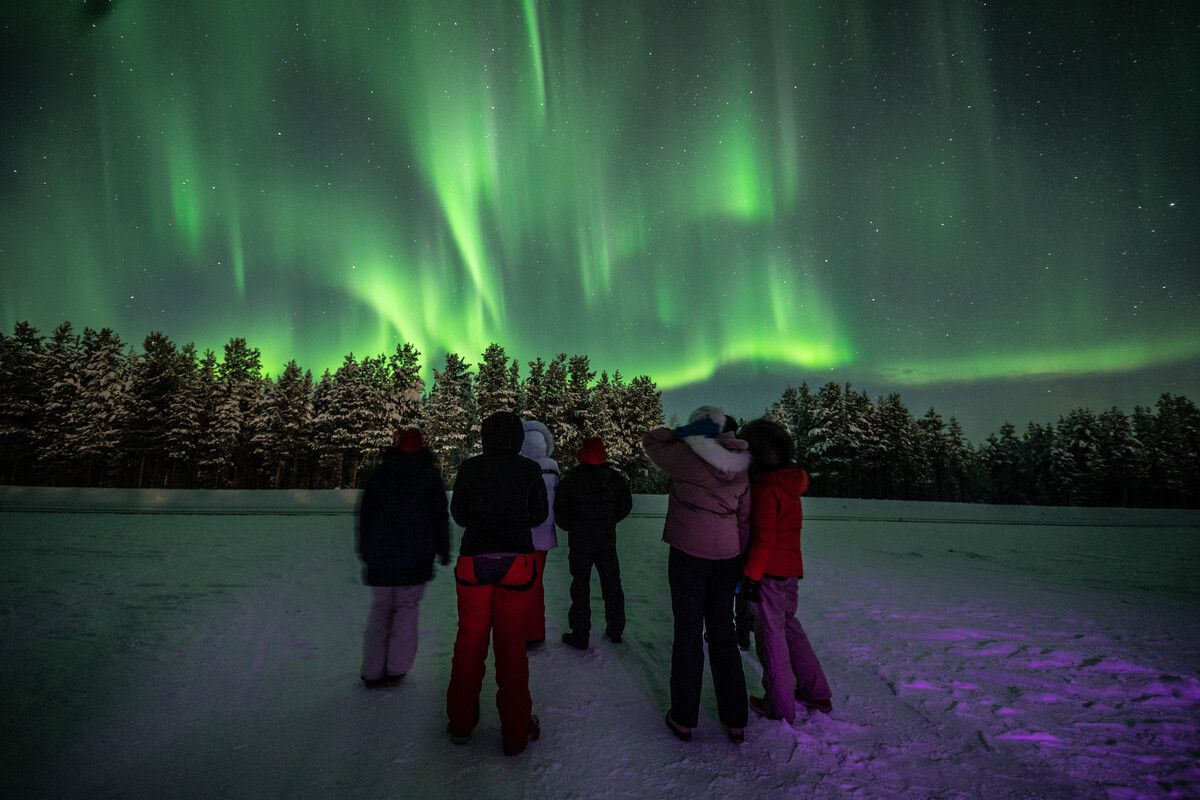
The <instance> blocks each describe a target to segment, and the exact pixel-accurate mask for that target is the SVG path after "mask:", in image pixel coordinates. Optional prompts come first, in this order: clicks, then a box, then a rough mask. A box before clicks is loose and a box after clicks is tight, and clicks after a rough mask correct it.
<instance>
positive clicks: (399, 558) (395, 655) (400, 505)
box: [355, 428, 450, 688]
mask: <svg viewBox="0 0 1200 800" xmlns="http://www.w3.org/2000/svg"><path fill="white" fill-rule="evenodd" d="M392 441H393V444H392V446H391V447H388V448H387V449H385V450H384V451H383V455H382V460H381V461H380V464H379V466H378V467H376V468H375V470H374V471H373V472H372V473H371V474H370V475H369V476H368V477H367V479H366V481H365V483H364V486H363V493H362V500H361V502H360V503H359V507H358V528H357V536H356V538H355V545H356V549H357V551H358V555H359V558H361V559H362V562H363V583H365V584H367V585H368V586H370V587H372V595H373V599H372V602H371V613H370V616H369V617H368V619H367V628H366V631H365V632H364V634H363V661H362V669H361V672H360V675H361V676H362V680H363V683H364V684H366V686H368V687H369V688H375V687H378V686H386V685H388V684H390V683H394V682H396V681H398V680H399V679H400V678H402V677H404V675H405V674H406V673H407V672H408V671H409V669H410V668H411V667H412V665H413V661H414V659H415V658H416V654H417V617H418V614H419V606H420V602H421V597H422V596H423V594H424V589H425V587H424V584H425V583H426V582H427V581H429V580H430V579H432V578H433V559H434V556H435V555H437V554H440V555H441V557H442V563H443V564H446V563H449V560H450V521H449V520H450V518H449V514H447V512H446V491H445V487H444V486H443V485H442V475H441V473H440V472H439V471H438V468H437V466H436V464H435V463H434V460H433V453H432V452H430V450H429V448H427V447H425V442H424V440H423V438H422V436H421V431H420V429H418V428H406V429H404V430H402V431H397V432H396V433H395V435H394V436H393V439H392Z"/></svg>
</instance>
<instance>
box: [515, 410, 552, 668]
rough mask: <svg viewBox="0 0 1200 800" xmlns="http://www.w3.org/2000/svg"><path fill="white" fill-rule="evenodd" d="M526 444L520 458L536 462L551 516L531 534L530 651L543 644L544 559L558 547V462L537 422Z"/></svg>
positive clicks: (530, 424)
mask: <svg viewBox="0 0 1200 800" xmlns="http://www.w3.org/2000/svg"><path fill="white" fill-rule="evenodd" d="M524 425H525V442H524V444H522V445H521V455H523V456H525V457H526V458H528V459H530V460H531V461H536V462H537V464H538V466H539V467H541V469H542V480H544V481H545V482H546V497H547V499H548V500H549V502H550V513H549V514H547V515H546V519H544V520H542V523H541V524H540V525H538V526H537V527H535V528H534V529H533V531H532V533H533V551H534V552H533V555H534V558H536V559H537V565H538V570H537V584H536V585H535V586H534V587H533V593H534V599H533V607H532V608H531V609H530V612H529V627H528V628H527V630H526V634H525V642H526V645H527V646H529V647H536V646H537V645H539V644H541V643H542V642H544V641H546V588H545V583H544V575H545V571H546V556H547V555H548V554H549V552H550V551H551V550H553V549H554V548H556V547H558V533H557V532H556V531H555V529H554V491H555V489H556V488H558V481H559V477H560V476H559V470H558V462H556V461H555V460H554V459H553V458H551V457H550V456H551V455H552V454H553V453H554V434H552V433H550V429H549V428H547V427H546V426H545V425H544V424H542V423H541V422H538V421H537V420H536V419H527V420H525V423H524Z"/></svg>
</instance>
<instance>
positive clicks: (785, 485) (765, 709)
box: [740, 419, 833, 723]
mask: <svg viewBox="0 0 1200 800" xmlns="http://www.w3.org/2000/svg"><path fill="white" fill-rule="evenodd" d="M740 436H741V437H742V439H744V440H745V441H746V442H748V443H749V445H750V455H751V457H752V458H753V462H752V464H751V467H750V550H749V552H748V553H747V556H746V566H745V567H744V572H745V579H744V583H743V591H744V592H746V593H747V598H748V599H749V600H750V601H751V605H752V607H753V609H754V643H755V649H756V650H757V651H758V660H759V661H760V662H761V663H762V667H763V679H762V680H763V696H762V697H751V698H750V700H749V704H750V708H751V710H753V711H755V712H756V713H758V714H761V715H762V716H764V717H767V718H769V719H783V720H787V721H788V722H789V723H790V722H792V721H793V720H795V718H796V701H799V702H800V703H802V704H803V705H805V706H806V707H808V708H814V709H817V710H819V711H823V712H825V713H826V714H828V713H829V712H830V711H831V710H832V709H833V706H832V703H831V702H830V698H831V696H832V693H831V692H830V690H829V681H828V680H826V678H825V671H824V670H822V669H821V662H820V661H818V660H817V656H816V653H814V652H813V649H812V644H811V643H809V641H808V636H807V634H805V632H804V628H803V627H801V625H800V621H799V620H797V619H796V602H797V600H796V589H797V582H798V580H799V579H800V578H803V577H804V558H803V556H802V555H801V553H800V527H801V521H802V511H801V507H800V495H802V494H804V493H805V492H806V491H807V490H808V473H807V472H805V471H804V470H803V469H801V468H800V467H799V466H797V465H796V464H795V463H794V462H793V461H792V437H791V436H790V435H788V432H787V431H786V430H784V429H783V427H781V426H780V425H777V424H776V423H774V422H771V421H769V420H765V419H756V420H754V421H753V422H751V423H749V424H747V425H746V426H745V427H744V428H742V430H741V433H740Z"/></svg>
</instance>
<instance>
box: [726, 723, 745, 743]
mask: <svg viewBox="0 0 1200 800" xmlns="http://www.w3.org/2000/svg"><path fill="white" fill-rule="evenodd" d="M725 735H726V736H728V737H729V741H731V742H733V743H734V744H742V743H743V742H745V741H746V729H745V728H730V727H729V726H728V725H727V726H725Z"/></svg>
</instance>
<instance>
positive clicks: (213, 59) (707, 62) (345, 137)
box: [0, 0, 1200, 388]
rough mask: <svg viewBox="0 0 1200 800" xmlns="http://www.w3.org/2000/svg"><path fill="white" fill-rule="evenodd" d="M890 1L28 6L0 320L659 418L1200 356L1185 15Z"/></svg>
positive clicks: (1192, 61) (10, 155)
mask: <svg viewBox="0 0 1200 800" xmlns="http://www.w3.org/2000/svg"><path fill="white" fill-rule="evenodd" d="M33 5H34V6H38V5H44V6H46V7H47V8H48V7H49V6H51V5H52V4H33ZM64 5H71V4H64ZM884 5H885V4H877V3H873V2H866V1H865V0H864V2H849V3H839V4H822V3H816V2H806V1H803V0H797V1H796V2H786V1H785V0H779V1H778V2H757V3H746V4H742V3H737V4H730V3H725V2H702V3H698V4H693V3H688V4H681V3H680V4H677V3H669V2H661V3H660V2H649V1H648V0H647V1H646V2H637V3H629V2H608V1H606V2H593V3H586V2H569V1H567V0H564V1H563V2H544V1H539V0H508V1H506V0H468V1H460V0H434V1H432V2H423V1H422V2H415V1H414V2H402V3H392V4H387V3H333V2H309V3H303V2H299V1H298V0H294V1H292V2H253V3H250V2H244V1H242V0H236V1H235V0H210V2H206V3H203V4H190V3H162V2H158V3H155V2H149V0H123V1H120V2H116V3H114V4H113V5H112V8H111V10H110V11H108V13H104V14H96V15H94V16H92V17H81V16H79V15H78V12H77V10H76V7H75V6H74V5H71V9H70V11H54V10H46V9H43V10H34V11H24V12H19V13H18V14H17V17H18V18H16V19H10V20H9V21H8V22H7V23H6V24H5V28H4V40H3V43H4V47H5V49H6V50H7V51H8V53H9V55H8V56H6V57H5V58H6V62H5V63H6V64H7V65H8V66H10V67H13V68H14V69H16V72H17V73H18V74H20V75H21V76H22V77H23V79H24V80H23V82H22V83H21V84H20V87H19V88H16V89H14V88H12V87H10V88H9V89H7V90H6V92H8V93H9V96H8V102H7V103H6V108H8V109H10V112H6V115H5V121H4V122H3V123H2V128H0V130H2V131H3V134H4V139H3V163H2V165H0V166H2V167H3V173H4V174H3V176H2V177H0V200H2V201H3V214H2V215H0V236H2V241H0V259H2V264H3V272H2V275H0V308H2V310H3V314H4V320H5V323H6V324H7V325H8V326H11V324H12V322H13V321H15V320H17V319H30V320H31V321H33V322H35V324H39V325H40V326H43V327H48V326H51V325H53V324H54V323H55V322H57V321H59V320H61V319H70V320H72V321H73V322H75V323H76V324H79V325H84V324H87V325H92V326H95V327H98V326H100V325H108V326H111V327H114V328H116V329H117V330H118V331H119V332H121V333H122V334H124V335H126V336H141V335H142V334H144V333H146V332H148V331H150V330H155V329H159V330H163V331H165V332H166V333H168V334H169V335H171V336H172V337H173V338H175V339H176V340H178V341H193V340H194V341H196V342H197V344H199V345H201V346H210V347H217V346H219V345H220V344H221V343H222V342H223V341H224V340H225V339H227V338H228V337H230V336H245V337H246V338H247V339H249V340H250V342H251V343H252V344H254V345H256V346H258V347H260V348H261V349H262V350H263V353H264V364H265V366H266V367H267V369H268V370H269V371H271V372H277V371H278V370H279V368H280V367H281V365H282V364H283V362H284V361H286V360H287V359H289V358H293V357H295V358H297V359H298V360H299V361H300V362H301V363H302V364H303V365H305V366H310V367H313V368H315V369H317V370H320V369H322V368H325V367H333V366H336V364H337V363H339V362H340V360H341V357H342V356H343V355H344V354H345V353H346V352H348V351H354V352H355V353H359V354H365V353H369V352H384V351H391V350H392V349H394V346H395V343H396V342H398V341H409V342H412V343H414V344H415V345H416V346H417V347H418V348H420V349H421V350H422V351H423V352H424V353H425V354H427V360H435V359H436V358H437V357H439V356H440V354H441V353H443V352H446V351H456V352H459V353H462V354H464V355H465V356H466V357H467V358H468V360H470V359H471V358H473V357H475V356H477V355H478V354H479V353H480V352H482V350H483V349H484V348H485V347H486V345H487V344H488V343H489V342H491V341H499V342H501V343H503V344H504V345H505V346H506V347H507V348H508V350H509V351H510V352H512V353H515V354H517V355H518V356H520V357H521V358H523V359H527V358H532V357H533V356H535V355H543V356H549V355H552V354H554V353H556V352H560V351H563V352H582V353H587V354H589V355H591V356H592V359H593V363H594V364H595V365H597V366H599V367H601V368H606V369H609V370H612V369H620V370H621V371H622V372H624V373H625V374H627V375H632V374H635V373H643V372H644V373H647V374H649V375H651V376H653V377H654V378H655V379H656V380H657V381H658V383H659V385H660V386H662V387H664V388H670V387H677V386H683V385H687V384H691V383H696V382H701V381H705V380H707V379H709V378H711V377H712V376H713V375H714V374H715V373H716V372H717V371H718V370H720V369H722V368H726V367H730V366H731V365H750V366H751V367H754V368H758V367H760V366H762V365H772V364H774V365H783V366H784V367H786V369H787V370H789V371H796V370H800V371H808V372H813V371H818V370H820V371H824V372H825V373H828V372H829V370H830V369H831V368H836V369H839V370H841V369H845V370H852V371H853V372H854V374H855V375H858V376H867V377H870V378H874V379H876V380H879V381H887V382H888V384H889V385H892V386H894V387H895V388H901V387H903V386H905V385H925V384H931V383H939V382H956V381H974V380H983V379H993V378H1011V377H1020V376H1025V375H1031V374H1043V373H1052V374H1064V375H1071V374H1079V373H1087V372H1100V373H1104V372H1112V373H1120V372H1124V371H1127V370H1131V369H1137V368H1139V367H1144V366H1147V365H1155V364H1158V365H1169V364H1173V363H1177V362H1186V361H1188V360H1189V359H1195V358H1196V357H1197V356H1200V330H1198V326H1197V324H1196V322H1195V319H1196V318H1197V310H1198V305H1200V303H1198V300H1197V298H1198V296H1200V292H1198V289H1200V278H1198V277H1197V273H1198V272H1200V270H1198V265H1197V252H1198V250H1200V247H1198V244H1197V232H1196V228H1197V226H1196V215H1195V210H1194V209H1195V208H1196V202H1197V167H1196V158H1195V146H1196V143H1197V140H1196V133H1197V108H1200V101H1198V98H1197V96H1196V91H1197V60H1196V58H1197V56H1196V25H1195V24H1194V17H1195V11H1194V9H1186V8H1180V9H1177V10H1176V11H1174V12H1170V9H1171V8H1172V7H1171V6H1167V7H1166V8H1167V9H1168V12H1170V13H1167V14H1166V16H1168V17H1169V16H1170V15H1171V14H1172V13H1173V14H1176V15H1177V16H1178V17H1180V18H1181V19H1168V20H1166V21H1164V20H1163V19H1162V17H1164V14H1163V13H1159V14H1157V15H1154V14H1151V13H1149V12H1146V13H1145V14H1144V15H1142V16H1138V15H1136V14H1135V15H1134V16H1130V17H1126V18H1120V19H1101V20H1099V21H1097V20H1095V19H1090V18H1089V16H1088V12H1087V11H1086V9H1083V10H1081V7H1077V6H1071V7H1070V8H1068V9H1066V10H1064V7H1062V6H1061V5H1059V4H1047V5H1049V6H1056V7H1057V9H1047V10H1042V11H1037V10H1030V11H1025V12H1021V13H1020V14H1017V13H1015V12H1001V11H993V10H990V9H989V8H987V7H985V6H983V5H977V4H973V3H969V2H959V1H958V0H926V1H925V2H915V3H906V4H898V5H896V6H894V7H892V8H885V7H884ZM732 9H736V10H732ZM22 14H23V16H22ZM1089 19H1090V22H1089ZM1089 25H1090V27H1089ZM1121 30H1123V31H1125V34H1124V37H1125V38H1124V39H1122V40H1121V43H1120V44H1119V46H1118V45H1116V44H1114V43H1113V41H1114V40H1113V39H1111V37H1110V36H1109V34H1110V33H1112V32H1113V31H1121ZM1073 37H1074V38H1073ZM1080 43H1084V44H1086V47H1083V45H1081V44H1080ZM1077 48H1078V49H1079V50H1080V52H1079V53H1077V52H1076V49H1077ZM1080 53H1082V55H1081V54H1080ZM14 65H15V66H14Z"/></svg>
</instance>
